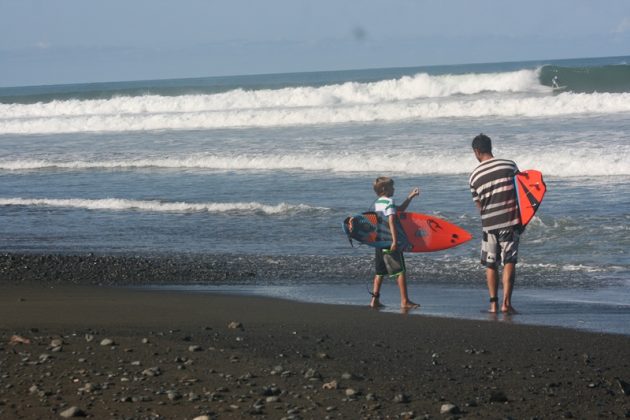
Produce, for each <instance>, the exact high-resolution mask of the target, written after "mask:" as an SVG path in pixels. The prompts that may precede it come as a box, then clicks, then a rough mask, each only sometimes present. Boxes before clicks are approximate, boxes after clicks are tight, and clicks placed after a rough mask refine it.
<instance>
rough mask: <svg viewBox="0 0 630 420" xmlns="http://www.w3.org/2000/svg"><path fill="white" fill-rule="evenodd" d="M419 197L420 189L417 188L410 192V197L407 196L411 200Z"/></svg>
mask: <svg viewBox="0 0 630 420" xmlns="http://www.w3.org/2000/svg"><path fill="white" fill-rule="evenodd" d="M419 195H420V188H418V187H416V188H414V189H413V190H411V191H410V192H409V195H408V196H407V198H408V199H409V200H411V199H412V198H414V197H417V196H419Z"/></svg>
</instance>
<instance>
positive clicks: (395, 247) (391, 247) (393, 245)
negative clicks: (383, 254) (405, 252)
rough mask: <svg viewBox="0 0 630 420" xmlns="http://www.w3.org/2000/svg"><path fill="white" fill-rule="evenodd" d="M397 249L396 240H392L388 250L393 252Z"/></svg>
mask: <svg viewBox="0 0 630 420" xmlns="http://www.w3.org/2000/svg"><path fill="white" fill-rule="evenodd" d="M397 249H398V244H397V243H396V242H392V246H390V247H389V250H390V251H392V252H394V251H396V250H397Z"/></svg>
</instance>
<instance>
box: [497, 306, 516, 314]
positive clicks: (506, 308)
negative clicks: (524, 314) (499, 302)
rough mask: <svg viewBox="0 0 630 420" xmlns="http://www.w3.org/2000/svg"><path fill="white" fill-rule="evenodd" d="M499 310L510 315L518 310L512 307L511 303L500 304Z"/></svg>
mask: <svg viewBox="0 0 630 420" xmlns="http://www.w3.org/2000/svg"><path fill="white" fill-rule="evenodd" d="M501 312H503V313H504V314H510V315H513V314H517V313H518V311H517V310H516V309H514V307H513V306H512V305H510V306H502V307H501Z"/></svg>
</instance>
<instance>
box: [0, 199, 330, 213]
mask: <svg viewBox="0 0 630 420" xmlns="http://www.w3.org/2000/svg"><path fill="white" fill-rule="evenodd" d="M0 206H28V207H65V208H81V209H88V210H110V211H120V210H132V211H145V212H159V213H200V212H211V213H228V212H229V213H240V214H265V215H285V214H296V213H309V212H322V211H328V210H329V209H328V208H326V207H312V206H308V205H305V204H288V203H280V204H276V205H270V204H262V203H258V202H250V203H186V202H164V201H157V200H146V201H143V200H128V199H120V198H104V199H82V198H81V199H79V198H69V199H56V198H0Z"/></svg>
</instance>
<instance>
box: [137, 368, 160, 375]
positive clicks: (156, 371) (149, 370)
mask: <svg viewBox="0 0 630 420" xmlns="http://www.w3.org/2000/svg"><path fill="white" fill-rule="evenodd" d="M142 374H143V375H144V376H160V375H161V374H162V370H161V369H160V368H159V367H158V366H154V367H150V368H147V369H145V370H143V371H142Z"/></svg>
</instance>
